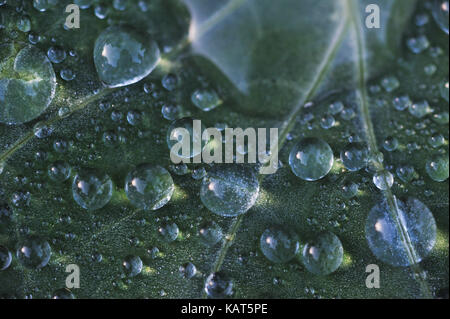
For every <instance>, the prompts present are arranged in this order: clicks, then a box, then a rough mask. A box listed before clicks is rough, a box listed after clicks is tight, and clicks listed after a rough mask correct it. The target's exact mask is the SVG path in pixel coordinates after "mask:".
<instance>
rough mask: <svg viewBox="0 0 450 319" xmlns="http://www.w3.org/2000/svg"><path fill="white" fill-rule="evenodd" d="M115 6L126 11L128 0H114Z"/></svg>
mask: <svg viewBox="0 0 450 319" xmlns="http://www.w3.org/2000/svg"><path fill="white" fill-rule="evenodd" d="M113 7H114V9H116V10H118V11H125V9H126V8H127V0H114V1H113Z"/></svg>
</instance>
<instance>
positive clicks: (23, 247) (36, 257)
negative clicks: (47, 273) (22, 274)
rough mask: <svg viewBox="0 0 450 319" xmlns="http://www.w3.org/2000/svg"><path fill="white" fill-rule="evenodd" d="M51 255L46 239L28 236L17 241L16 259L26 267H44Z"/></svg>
mask: <svg viewBox="0 0 450 319" xmlns="http://www.w3.org/2000/svg"><path fill="white" fill-rule="evenodd" d="M51 255H52V249H51V248H50V245H49V244H48V242H47V241H45V240H43V239H41V238H39V237H36V236H30V237H27V238H25V239H24V240H22V241H21V242H20V243H19V246H18V248H17V253H16V256H17V259H18V260H19V262H20V263H21V264H22V265H24V266H25V267H27V268H31V269H39V268H42V267H45V266H46V265H47V264H48V262H49V260H50V257H51Z"/></svg>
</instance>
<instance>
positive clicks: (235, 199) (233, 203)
mask: <svg viewBox="0 0 450 319" xmlns="http://www.w3.org/2000/svg"><path fill="white" fill-rule="evenodd" d="M258 194H259V181H258V177H257V175H256V173H255V171H254V170H253V169H252V168H249V167H247V166H242V165H217V166H214V167H213V168H212V169H211V170H210V171H209V172H208V174H207V176H206V177H205V178H204V179H203V181H202V186H201V188H200V199H201V200H202V202H203V204H204V205H205V206H206V207H207V208H208V209H209V210H210V211H211V212H213V213H215V214H217V215H220V216H225V217H234V216H237V215H241V214H244V213H246V212H247V211H248V210H249V209H250V208H252V207H253V205H254V204H255V202H256V199H257V198H258Z"/></svg>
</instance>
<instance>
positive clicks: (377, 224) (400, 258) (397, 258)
mask: <svg viewBox="0 0 450 319" xmlns="http://www.w3.org/2000/svg"><path fill="white" fill-rule="evenodd" d="M396 203H397V205H396V206H397V212H398V216H399V222H400V223H401V224H402V228H403V229H404V234H405V235H406V236H407V237H408V241H409V242H410V243H411V247H412V248H413V250H414V255H415V257H414V259H415V262H417V263H418V262H420V261H421V260H422V259H423V258H425V257H426V256H427V255H428V253H429V252H430V251H431V249H433V247H434V244H435V242H436V222H435V220H434V217H433V215H432V214H431V212H430V210H429V209H428V207H427V206H425V204H423V203H422V202H420V201H419V200H417V199H415V198H409V199H407V201H406V202H403V201H400V200H397V199H396ZM392 215H393V214H392V213H391V212H390V208H389V205H388V204H387V202H386V201H385V200H383V201H381V202H380V203H378V204H377V205H375V206H374V207H373V208H372V209H371V211H370V213H369V215H368V217H367V221H366V238H367V241H368V243H369V247H370V249H371V250H372V252H373V254H374V255H375V256H376V257H377V258H378V259H380V260H381V261H383V262H385V263H387V264H390V265H393V266H404V267H405V266H411V264H412V262H411V258H410V257H408V255H410V254H409V253H408V252H407V250H406V248H405V243H404V242H403V236H402V235H401V233H400V232H399V229H398V227H397V224H396V222H395V221H394V219H393V218H392Z"/></svg>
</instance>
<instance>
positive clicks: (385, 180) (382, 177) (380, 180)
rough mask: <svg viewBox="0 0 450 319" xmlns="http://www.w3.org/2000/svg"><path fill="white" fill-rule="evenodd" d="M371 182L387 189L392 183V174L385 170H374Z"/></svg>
mask: <svg viewBox="0 0 450 319" xmlns="http://www.w3.org/2000/svg"><path fill="white" fill-rule="evenodd" d="M373 183H374V184H375V186H376V187H377V188H378V189H380V190H383V191H385V190H387V189H389V188H391V187H392V185H394V175H392V173H391V172H389V171H387V170H382V171H379V172H376V173H375V174H374V175H373Z"/></svg>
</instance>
